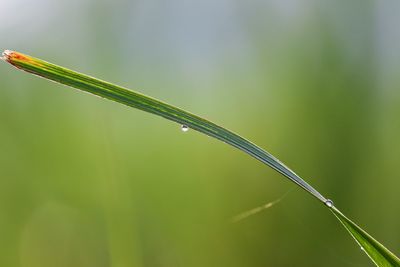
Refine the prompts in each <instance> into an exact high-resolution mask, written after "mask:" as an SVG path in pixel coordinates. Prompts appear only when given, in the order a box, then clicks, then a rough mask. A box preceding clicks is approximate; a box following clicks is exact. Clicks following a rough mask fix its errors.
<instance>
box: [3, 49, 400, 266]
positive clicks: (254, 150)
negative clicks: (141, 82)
mask: <svg viewBox="0 0 400 267" xmlns="http://www.w3.org/2000/svg"><path fill="white" fill-rule="evenodd" d="M2 59H3V60H4V61H6V62H8V63H10V64H12V65H13V66H15V67H16V68H18V69H21V70H24V71H26V72H29V73H32V74H35V75H38V76H40V77H43V78H46V79H48V80H52V81H55V82H58V83H61V84H64V85H67V86H70V87H74V88H77V89H80V90H82V91H86V92H89V93H92V94H95V95H97V96H100V97H103V98H107V99H109V100H112V101H115V102H118V103H121V104H124V105H127V106H130V107H134V108H137V109H140V110H143V111H146V112H149V113H152V114H155V115H158V116H161V117H163V118H165V119H168V120H171V121H174V122H176V123H178V124H179V125H181V130H182V131H183V132H186V131H188V130H189V129H193V130H195V131H198V132H201V133H203V134H206V135H208V136H211V137H214V138H216V139H218V140H220V141H222V142H225V143H227V144H229V145H231V146H233V147H235V148H237V149H240V150H241V151H243V152H245V153H247V154H249V155H250V156H252V157H253V158H255V159H257V160H259V161H261V162H262V163H264V164H266V165H268V166H269V167H271V168H273V169H274V170H276V171H277V172H279V173H280V174H282V175H283V176H285V177H286V178H288V179H289V180H290V181H292V182H293V183H295V184H296V185H298V186H299V187H301V188H302V189H303V190H305V191H306V192H308V193H309V194H311V195H312V196H313V197H314V198H315V199H317V200H318V201H319V202H320V203H322V204H323V205H324V206H325V207H326V208H328V209H329V210H330V211H331V212H332V213H333V214H334V215H335V217H336V218H337V219H338V220H339V221H340V222H341V224H342V225H343V226H344V227H345V228H346V229H347V231H348V232H349V233H350V235H351V236H352V237H353V238H354V240H355V241H356V242H357V243H358V245H359V246H360V247H361V249H362V251H364V252H365V253H366V254H367V255H368V256H369V258H370V259H371V260H372V261H373V262H374V263H375V264H376V266H379V267H389V266H395V267H397V266H400V260H399V258H398V257H396V255H394V254H393V253H392V252H390V251H389V250H388V249H387V248H385V247H384V246H383V245H382V244H381V243H379V242H378V241H376V240H375V239H374V238H373V237H372V236H371V235H369V234H368V233H367V232H365V231H364V230H363V229H362V228H360V227H359V226H358V225H357V224H355V223H354V222H353V221H351V220H350V219H348V218H347V217H346V216H345V215H344V214H343V213H342V212H341V211H340V210H339V209H337V208H336V207H335V205H334V203H333V201H332V200H330V199H328V198H326V197H324V196H323V195H322V194H321V193H319V192H318V191H317V190H316V189H314V187H312V186H311V185H310V184H308V183H307V182H306V181H305V180H303V179H302V178H301V177H300V176H299V175H297V174H296V173H295V172H293V171H292V170H291V169H289V168H288V167H287V166H285V165H284V164H283V163H282V162H281V161H279V160H278V159H277V158H275V157H274V156H273V155H271V154H270V153H268V152H267V151H265V150H264V149H262V148H260V147H259V146H257V145H255V144H254V143H252V142H250V141H248V140H247V139H245V138H243V137H241V136H239V135H238V134H235V133H233V132H232V131H229V130H227V129H226V128H224V127H221V126H219V125H217V124H215V123H212V122H210V121H208V120H206V119H204V118H202V117H199V116H197V115H194V114H192V113H190V112H187V111H185V110H182V109H180V108H178V107H175V106H172V105H169V104H167V103H164V102H162V101H159V100H156V99H154V98H151V97H148V96H145V95H143V94H140V93H137V92H134V91H131V90H128V89H126V88H123V87H120V86H118V85H115V84H112V83H108V82H105V81H102V80H99V79H96V78H93V77H90V76H87V75H84V74H81V73H78V72H75V71H72V70H69V69H66V68H63V67H60V66H57V65H54V64H51V63H48V62H46V61H43V60H40V59H37V58H34V57H31V56H28V55H24V54H21V53H18V52H14V51H9V50H6V51H4V53H3V58H2Z"/></svg>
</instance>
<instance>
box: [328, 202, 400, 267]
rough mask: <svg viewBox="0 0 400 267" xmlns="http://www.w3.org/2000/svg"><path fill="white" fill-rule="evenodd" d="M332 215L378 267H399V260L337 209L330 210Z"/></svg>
mask: <svg viewBox="0 0 400 267" xmlns="http://www.w3.org/2000/svg"><path fill="white" fill-rule="evenodd" d="M331 211H332V213H333V214H334V215H335V216H336V218H338V220H339V221H340V222H341V223H342V224H343V226H344V227H345V228H346V230H347V231H348V232H349V233H350V235H351V236H352V237H353V238H354V239H355V240H356V242H357V243H358V244H359V245H360V247H361V249H362V250H363V251H365V253H366V254H367V255H368V257H369V258H370V259H371V260H372V261H373V262H374V263H375V265H376V266H379V267H392V266H396V267H397V266H400V260H399V258H397V257H396V255H394V254H393V253H392V252H390V251H389V250H388V249H387V248H385V247H384V246H383V245H382V244H381V243H379V242H378V241H376V240H375V239H374V238H373V237H372V236H370V235H369V234H368V233H367V232H365V231H364V230H363V229H361V227H359V226H358V225H357V224H355V223H354V222H352V221H351V220H350V219H349V218H347V217H346V216H345V215H344V214H343V213H341V212H340V211H339V210H338V209H337V208H335V207H332V208H331Z"/></svg>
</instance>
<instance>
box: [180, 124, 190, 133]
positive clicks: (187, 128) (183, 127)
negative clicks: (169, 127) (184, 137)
mask: <svg viewBox="0 0 400 267" xmlns="http://www.w3.org/2000/svg"><path fill="white" fill-rule="evenodd" d="M181 130H182V132H187V131H189V127H188V126H187V125H182V126H181Z"/></svg>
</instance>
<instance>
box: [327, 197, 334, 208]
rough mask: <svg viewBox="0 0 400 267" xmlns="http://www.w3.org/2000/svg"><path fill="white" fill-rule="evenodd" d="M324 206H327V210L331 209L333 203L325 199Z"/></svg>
mask: <svg viewBox="0 0 400 267" xmlns="http://www.w3.org/2000/svg"><path fill="white" fill-rule="evenodd" d="M325 205H326V206H328V208H332V207H333V201H332V200H330V199H327V200H326V201H325Z"/></svg>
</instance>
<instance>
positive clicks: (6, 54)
mask: <svg viewBox="0 0 400 267" xmlns="http://www.w3.org/2000/svg"><path fill="white" fill-rule="evenodd" d="M14 53H15V52H14V51H11V50H4V52H3V53H2V57H0V59H1V60H4V61H7V62H9V63H10V58H11V55H12V54H14Z"/></svg>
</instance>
